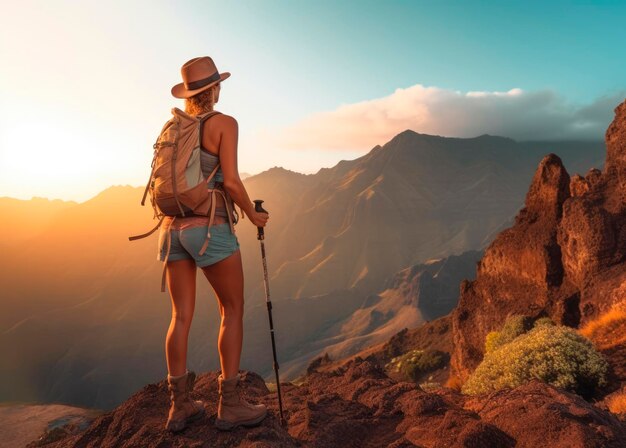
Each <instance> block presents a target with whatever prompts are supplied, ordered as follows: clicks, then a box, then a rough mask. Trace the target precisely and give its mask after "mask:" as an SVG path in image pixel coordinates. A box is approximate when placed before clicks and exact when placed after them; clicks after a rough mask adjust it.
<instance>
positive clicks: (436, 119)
mask: <svg viewBox="0 0 626 448" xmlns="http://www.w3.org/2000/svg"><path fill="white" fill-rule="evenodd" d="M0 1H1V2H2V11H3V14H2V16H1V17H0V60H1V61H2V69H1V70H0V81H1V82H0V197H1V196H10V197H14V198H20V199H30V198H31V197H33V196H38V197H47V198H51V199H57V198H60V199H65V200H75V201H85V200H87V199H89V198H91V197H93V196H95V195H97V194H98V193H99V192H100V191H102V190H104V189H106V188H107V187H109V186H111V185H127V184H128V185H133V186H144V185H145V183H146V182H147V177H148V175H149V173H150V169H149V168H150V161H151V158H152V144H153V143H154V140H155V139H156V137H157V135H158V132H159V130H160V129H161V127H162V125H163V123H164V122H165V121H166V120H167V119H168V118H169V117H170V116H171V115H170V110H171V108H172V107H180V108H183V107H184V104H183V100H179V99H176V98H173V97H172V96H171V94H170V89H171V87H172V86H173V85H174V84H177V83H179V82H181V79H180V67H181V65H182V64H183V63H184V62H186V61H187V60H189V59H191V58H194V57H196V56H201V55H206V56H211V57H212V58H213V60H214V61H215V63H216V65H217V68H218V69H219V70H220V71H228V72H230V73H231V76H230V78H228V79H227V80H225V81H224V82H223V83H222V89H221V92H220V101H219V102H218V103H217V105H216V109H217V110H219V111H221V112H223V113H226V114H229V115H232V116H233V117H235V118H236V119H237V121H238V123H239V148H238V165H239V171H240V172H246V173H249V174H256V173H259V172H261V171H264V170H267V169H269V168H272V167H274V166H282V167H284V168H286V169H290V170H293V171H298V172H301V173H306V174H309V173H315V172H317V171H318V170H319V169H320V168H322V167H331V166H334V165H335V164H336V163H338V162H339V161H340V160H343V159H346V160H350V159H354V158H357V157H360V156H361V155H363V154H365V153H367V152H368V151H370V150H371V149H372V148H373V147H374V146H376V145H384V144H385V143H386V142H387V141H389V140H390V139H391V138H392V137H393V136H394V135H396V134H398V133H400V132H402V131H404V130H406V129H412V130H414V131H416V132H421V133H426V134H434V135H443V136H448V137H475V136H478V135H482V134H485V133H486V134H491V135H503V136H506V137H511V138H514V139H516V140H555V139H583V140H594V139H595V140H600V139H602V138H603V135H604V132H605V130H606V127H607V126H608V124H609V123H610V121H611V119H612V116H613V108H614V107H615V106H617V104H619V103H620V102H621V101H622V100H623V99H624V98H625V97H626V58H624V45H623V42H626V27H624V25H623V20H624V17H626V2H624V1H622V2H615V1H613V2H601V1H595V2H561V1H552V2H549V1H544V2H533V1H525V2H512V1H493V2H491V1H480V2H478V1H456V2H449V1H391V0H390V1H384V2H383V1H367V0H360V1H347V0H345V1H341V0H339V1H327V0H316V1H293V0H292V1H270V0H265V1H251V0H248V1H245V0H242V1H237V2H225V1H213V0H204V1H183V0H179V1H176V2H174V1H169V2H168V1H157V0H155V1H124V2H123V1H118V0H111V1H107V2H96V1H89V0H88V1H69V0H58V1H54V0H48V1H29V0H24V1H20V2H9V1H6V0H0Z"/></svg>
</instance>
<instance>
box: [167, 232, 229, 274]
mask: <svg viewBox="0 0 626 448" xmlns="http://www.w3.org/2000/svg"><path fill="white" fill-rule="evenodd" d="M160 230H161V231H160V232H159V244H158V255H157V260H159V261H165V255H166V254H167V245H166V244H164V242H165V241H164V239H165V238H164V237H165V232H166V230H165V229H164V228H161V229H160ZM207 230H208V226H198V227H190V228H186V229H181V230H176V229H170V232H171V247H170V254H169V257H168V258H167V261H176V260H185V259H188V260H195V262H196V266H198V267H199V268H202V267H205V266H209V265H211V264H214V263H217V262H218V261H221V260H223V259H224V258H226V257H228V256H230V255H232V254H233V253H235V252H236V251H237V249H239V240H238V239H237V235H235V234H234V233H231V231H230V226H229V223H228V222H224V223H220V224H214V225H212V226H211V239H210V240H209V245H208V247H207V248H206V251H205V252H204V254H202V255H198V252H200V249H201V248H202V245H203V244H204V240H205V238H206V235H207Z"/></svg>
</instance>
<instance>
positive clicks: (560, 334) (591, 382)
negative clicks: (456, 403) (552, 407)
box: [461, 322, 608, 397]
mask: <svg viewBox="0 0 626 448" xmlns="http://www.w3.org/2000/svg"><path fill="white" fill-rule="evenodd" d="M607 370H608V364H607V362H606V360H605V359H604V357H603V356H602V355H601V354H600V353H598V352H597V351H596V350H595V348H594V347H593V344H592V343H591V341H590V340H589V339H587V338H585V337H584V336H582V335H580V334H579V333H578V332H576V331H575V330H574V329H572V328H569V327H565V326H561V325H549V324H548V325H546V324H545V322H543V324H539V325H537V326H536V327H535V328H533V329H532V330H529V331H528V332H526V333H524V334H522V335H520V336H518V337H517V338H515V339H514V340H512V341H510V342H508V343H506V344H504V345H501V346H500V347H499V348H496V349H494V350H493V351H491V352H489V353H485V357H484V359H483V361H482V362H481V364H480V365H479V366H478V367H477V368H476V370H475V371H474V372H473V373H472V374H471V375H470V377H469V378H468V380H467V381H466V382H465V384H464V385H463V387H462V389H461V390H462V392H463V393H466V394H470V395H474V394H480V393H485V392H490V391H493V390H500V389H503V388H505V387H511V388H512V387H517V386H519V385H521V384H524V383H526V382H528V381H529V380H530V379H532V378H538V379H540V380H542V381H545V382H546V383H550V384H552V385H554V386H557V387H561V388H563V389H567V390H570V391H573V392H576V393H578V394H580V395H583V396H586V397H588V396H590V395H591V394H592V392H593V391H594V389H595V388H596V387H598V386H603V385H605V384H606V373H607Z"/></svg>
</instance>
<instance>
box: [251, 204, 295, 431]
mask: <svg viewBox="0 0 626 448" xmlns="http://www.w3.org/2000/svg"><path fill="white" fill-rule="evenodd" d="M262 203H263V201H262V200H261V199H255V200H254V210H255V211H257V212H261V213H267V210H264V209H263V206H262V205H261V204H262ZM257 239H258V240H259V241H260V242H261V258H262V259H263V282H264V284H265V301H266V303H267V315H268V317H269V319H270V335H271V337H272V353H273V354H274V372H275V373H276V390H277V392H278V407H279V409H280V424H281V426H283V427H286V426H287V421H286V420H285V418H284V417H283V401H282V398H281V395H280V380H279V379H278V360H277V359H276V343H275V342H274V324H273V321H272V302H271V301H270V285H269V282H268V276H267V261H266V260H265V243H264V240H265V232H264V230H263V227H260V226H257Z"/></svg>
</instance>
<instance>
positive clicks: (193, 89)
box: [172, 56, 230, 98]
mask: <svg viewBox="0 0 626 448" xmlns="http://www.w3.org/2000/svg"><path fill="white" fill-rule="evenodd" d="M180 73H181V75H182V76H183V82H181V83H180V84H176V85H175V86H174V87H172V95H174V96H175V97H176V98H189V97H190V96H194V95H197V94H198V93H200V92H203V91H205V90H206V89H208V88H209V87H211V86H214V85H215V84H217V83H218V82H221V81H224V80H225V79H226V78H228V77H229V76H230V73H229V72H223V73H220V72H218V71H217V67H216V66H215V63H214V62H213V59H211V58H210V57H209V56H202V57H199V58H193V59H191V60H190V61H187V62H185V64H184V65H183V66H182V67H181V69H180Z"/></svg>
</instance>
